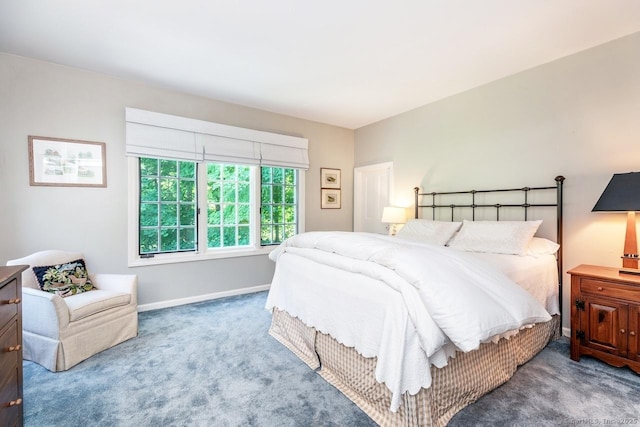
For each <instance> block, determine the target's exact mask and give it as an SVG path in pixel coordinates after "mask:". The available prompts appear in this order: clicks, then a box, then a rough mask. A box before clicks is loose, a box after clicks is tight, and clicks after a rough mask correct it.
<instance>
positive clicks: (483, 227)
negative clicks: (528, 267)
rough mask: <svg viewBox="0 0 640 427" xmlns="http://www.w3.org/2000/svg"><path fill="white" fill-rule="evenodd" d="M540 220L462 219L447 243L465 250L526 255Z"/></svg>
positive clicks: (540, 222)
mask: <svg viewBox="0 0 640 427" xmlns="http://www.w3.org/2000/svg"><path fill="white" fill-rule="evenodd" d="M540 224H542V221H468V220H464V221H462V228H461V229H460V231H459V232H458V234H457V235H456V237H455V239H453V241H452V242H451V243H450V244H449V246H450V247H452V248H454V249H459V250H462V251H467V252H489V253H494V254H513V255H526V254H527V248H528V247H529V243H530V242H531V239H532V238H533V235H534V234H536V231H538V227H540Z"/></svg>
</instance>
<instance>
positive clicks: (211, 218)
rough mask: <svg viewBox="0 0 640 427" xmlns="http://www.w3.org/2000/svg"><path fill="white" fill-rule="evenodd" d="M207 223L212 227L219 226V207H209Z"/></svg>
mask: <svg viewBox="0 0 640 427" xmlns="http://www.w3.org/2000/svg"><path fill="white" fill-rule="evenodd" d="M207 223H208V224H213V225H219V224H220V205H209V209H208V210H207Z"/></svg>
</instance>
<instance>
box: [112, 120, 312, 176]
mask: <svg viewBox="0 0 640 427" xmlns="http://www.w3.org/2000/svg"><path fill="white" fill-rule="evenodd" d="M125 120H126V132H127V136H126V141H127V142H126V151H127V155H128V156H134V157H140V156H152V157H166V158H171V159H180V160H190V161H216V162H223V163H233V164H254V165H257V164H261V165H265V166H280V167H290V168H297V169H308V168H309V155H308V140H307V139H306V138H300V137H296V136H290V135H282V134H277V133H271V132H264V131H258V130H254V129H246V128H240V127H235V126H229V125H223V124H220V123H214V122H207V121H203V120H195V119H189V118H185V117H179V116H172V115H169V114H162V113H155V112H152V111H145V110H138V109H135V108H126V119H125Z"/></svg>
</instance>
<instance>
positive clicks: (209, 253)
mask: <svg viewBox="0 0 640 427" xmlns="http://www.w3.org/2000/svg"><path fill="white" fill-rule="evenodd" d="M201 164H202V163H201ZM205 169H206V168H203V167H199V168H198V174H199V176H198V182H199V183H200V185H202V182H206V170H205ZM127 170H128V171H127V172H128V173H127V176H128V190H127V195H128V214H127V217H128V218H127V222H128V238H127V240H128V250H127V252H128V257H127V258H128V262H127V264H128V266H129V267H143V266H149V265H160V264H172V263H181V262H193V261H205V260H211V259H223V258H237V257H245V256H258V255H268V254H269V253H271V251H273V250H274V249H275V248H276V247H277V246H271V245H270V246H260V243H259V242H260V226H259V225H260V209H259V207H260V203H259V201H260V186H259V185H258V184H257V183H258V182H259V179H260V176H259V174H260V167H259V166H258V167H256V168H255V173H254V176H252V179H253V180H254V181H253V182H252V185H253V191H252V192H251V207H252V216H251V221H252V224H251V226H252V234H251V245H250V246H248V247H241V248H216V249H206V250H204V251H202V250H199V248H201V247H202V246H201V245H204V247H206V241H207V230H206V227H202V226H201V225H200V221H198V249H196V251H195V252H174V253H166V254H154V256H153V257H152V258H141V257H140V254H139V245H140V242H139V237H140V236H139V226H140V218H139V209H138V205H139V202H140V167H139V158H138V157H128V158H127ZM201 171H203V172H201ZM201 174H204V177H203V176H202V175H201ZM202 179H204V181H202ZM201 197H205V200H204V201H203V200H201V199H200V198H201ZM198 198H199V199H198V207H199V208H200V209H201V213H202V214H203V215H206V212H204V213H203V209H206V192H204V191H198ZM304 202H305V171H304V170H300V169H298V200H297V207H298V233H303V232H304V230H305V203H304Z"/></svg>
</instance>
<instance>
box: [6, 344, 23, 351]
mask: <svg viewBox="0 0 640 427" xmlns="http://www.w3.org/2000/svg"><path fill="white" fill-rule="evenodd" d="M20 348H21V346H20V344H17V345H12V346H11V347H9V348H8V351H20Z"/></svg>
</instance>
